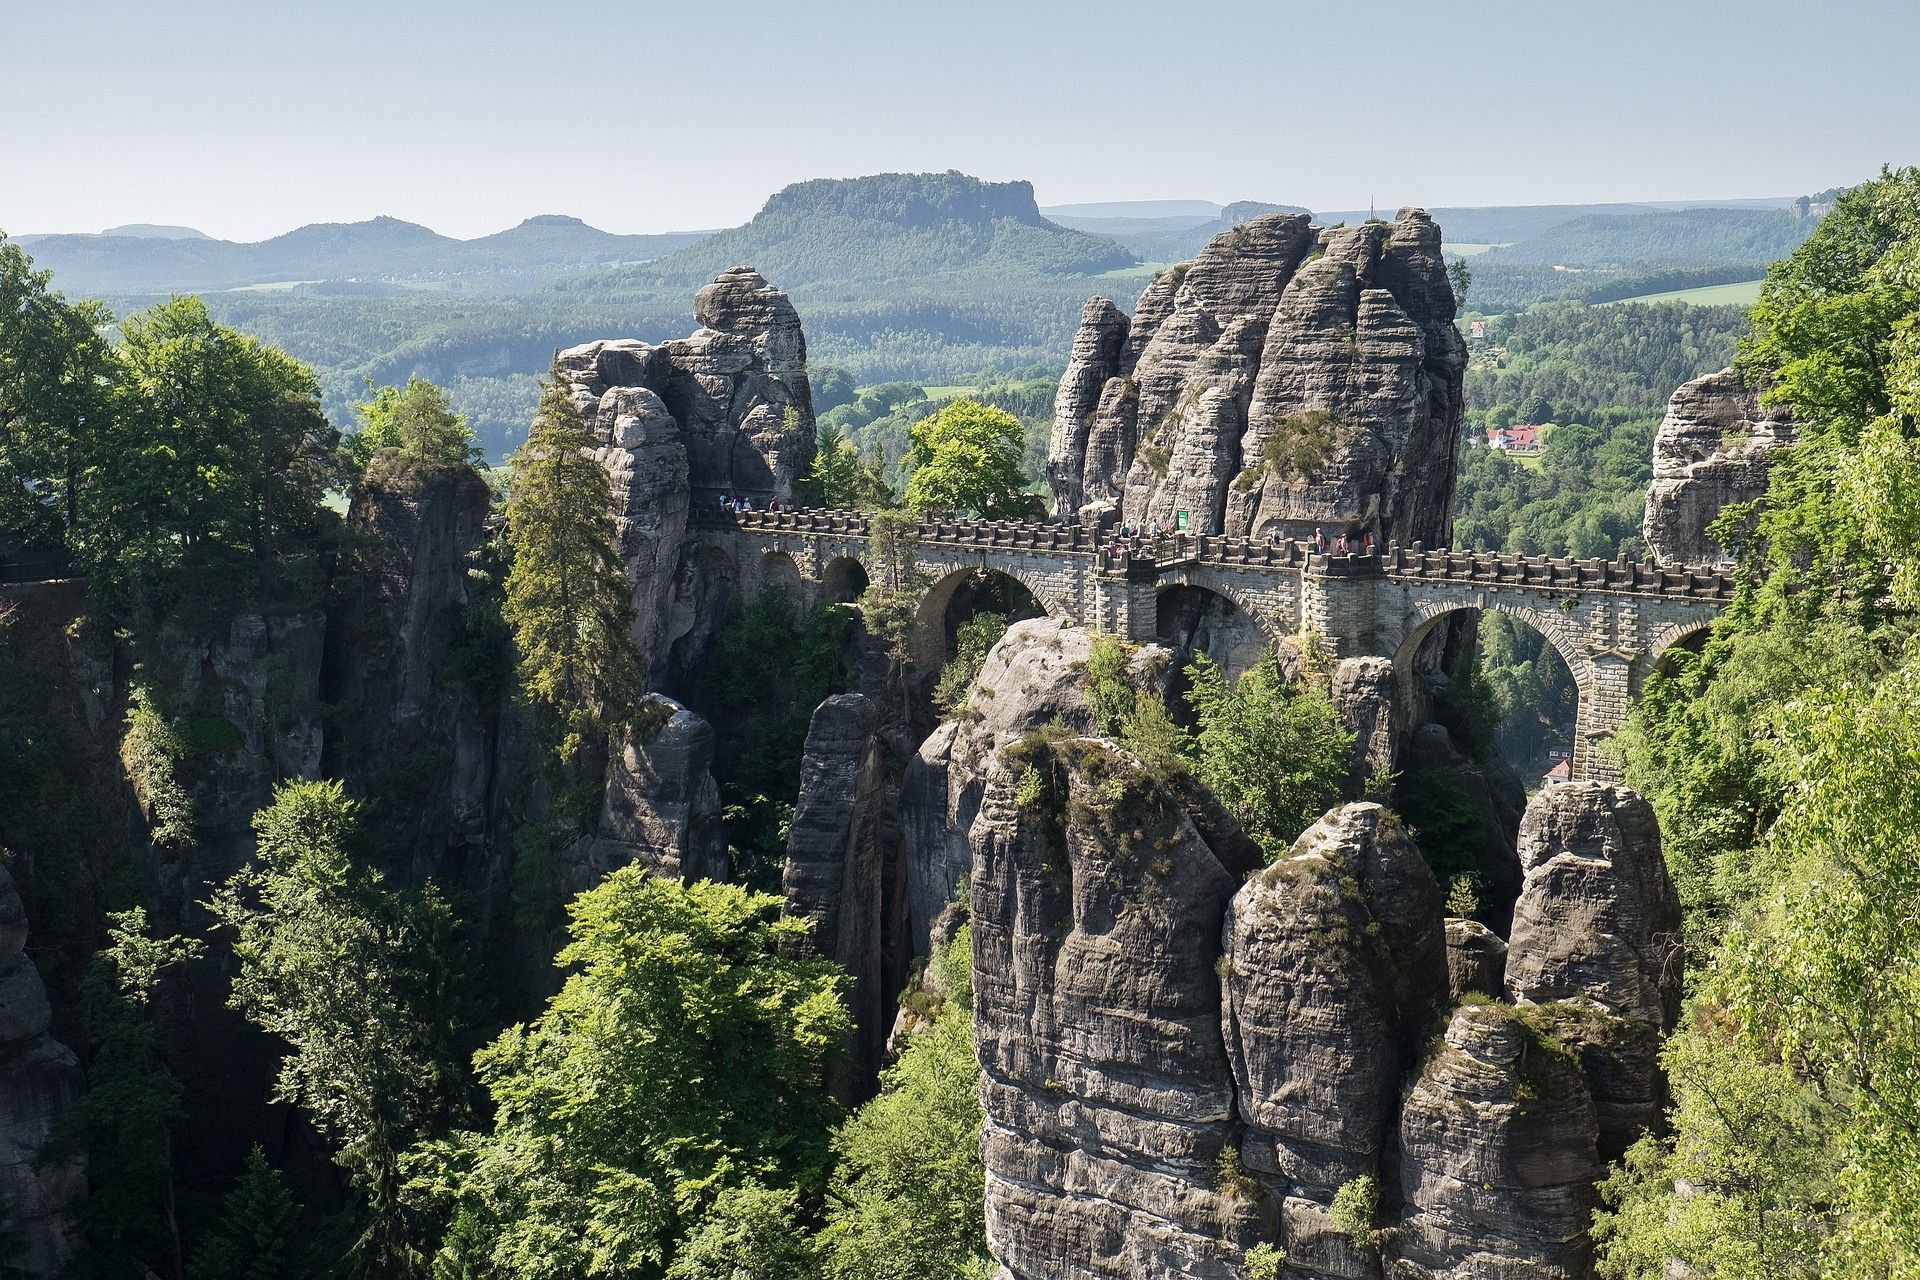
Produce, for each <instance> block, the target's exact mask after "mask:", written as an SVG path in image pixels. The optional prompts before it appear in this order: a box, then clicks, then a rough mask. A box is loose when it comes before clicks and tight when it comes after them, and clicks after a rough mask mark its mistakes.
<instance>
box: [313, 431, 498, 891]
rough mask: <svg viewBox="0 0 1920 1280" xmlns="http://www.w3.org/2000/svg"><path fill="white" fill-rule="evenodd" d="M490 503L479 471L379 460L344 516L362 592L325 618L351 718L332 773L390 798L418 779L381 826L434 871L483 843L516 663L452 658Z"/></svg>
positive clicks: (337, 690)
mask: <svg viewBox="0 0 1920 1280" xmlns="http://www.w3.org/2000/svg"><path fill="white" fill-rule="evenodd" d="M491 503H492V494H491V492H490V491H489V490H488V488H487V483H486V481H485V480H483V479H482V478H481V477H480V474H479V473H478V472H477V471H475V470H474V469H473V468H472V467H469V466H466V465H464V464H463V465H460V466H433V465H429V464H423V463H414V462H408V461H406V460H404V459H402V458H401V457H400V456H399V455H398V453H396V452H392V451H388V452H383V453H382V454H380V455H378V456H376V457H375V459H374V460H373V462H372V463H371V464H370V465H369V466H368V468H367V474H366V477H365V478H364V479H363V480H362V482H361V483H360V485H359V486H357V487H356V488H355V489H354V491H353V495H352V500H351V503H350V505H349V507H348V510H347V527H348V528H349V529H351V530H353V531H354V533H355V534H357V535H360V536H361V537H362V538H363V539H364V540H365V541H364V545H365V546H366V547H367V548H368V549H367V551H366V553H365V554H366V560H367V568H368V572H367V573H365V574H364V575H361V576H360V577H359V578H358V579H357V580H356V581H357V584H358V586H359V588H360V590H359V597H358V598H357V599H356V600H354V601H353V602H352V603H351V605H350V606H349V607H348V608H346V609H344V610H342V611H341V612H339V613H337V614H336V615H335V616H334V617H332V618H330V619H329V620H328V629H329V632H330V635H329V639H328V644H327V661H328V667H329V671H328V673H327V679H326V684H327V685H328V686H329V687H330V688H331V690H332V691H333V700H334V701H336V702H337V703H338V704H339V705H340V707H341V711H342V714H340V715H339V716H338V717H336V718H335V720H334V724H335V726H336V728H335V731H334V732H333V733H331V734H329V735H328V738H327V741H326V743H325V756H324V764H325V767H326V769H327V771H328V772H331V773H335V774H344V773H354V774H357V775H358V776H359V777H361V778H364V779H366V780H367V781H368V786H369V789H370V790H374V791H378V792H382V793H385V798H388V799H391V798H394V794H393V793H394V792H395V791H396V790H398V788H396V787H395V786H394V785H393V783H392V781H391V780H392V779H394V778H396V777H401V776H404V777H407V778H409V779H412V780H413V781H414V782H415V783H416V784H417V785H414V786H411V787H409V788H408V794H407V795H406V797H405V799H406V804H405V805H404V806H394V809H395V811H394V812H393V813H392V814H390V815H389V823H388V825H387V826H386V829H387V830H388V831H389V832H393V833H395V834H397V833H398V832H400V831H403V830H407V831H411V833H412V837H413V838H412V839H411V840H410V841H408V842H407V843H408V844H410V845H411V846H413V847H414V848H416V849H417V850H419V851H420V852H422V853H424V854H426V855H427V858H426V862H427V866H428V868H431V867H432V865H433V863H432V855H433V854H434V853H435V852H437V851H440V850H444V849H446V848H447V847H449V846H453V845H469V844H478V843H481V842H483V841H484V840H485V839H486V835H487V822H488V816H489V815H488V812H487V807H488V794H489V789H490V786H489V784H490V783H491V781H492V772H493V765H494V759H493V754H492V750H493V746H494V734H493V732H492V724H491V720H492V717H491V714H490V713H491V711H492V708H491V707H490V706H485V705H483V702H484V701H486V700H489V699H492V698H495V697H497V696H498V694H499V692H500V690H499V688H498V687H497V684H498V681H499V679H500V678H501V677H502V676H503V675H504V672H505V668H506V665H507V662H508V659H507V658H506V656H505V655H504V653H501V654H496V655H489V656H488V657H487V658H483V659H481V660H480V663H481V665H482V666H485V667H486V668H487V669H486V670H484V671H481V670H475V671H466V670H463V669H461V668H460V666H459V664H458V662H457V661H456V654H457V653H458V652H459V651H460V649H461V645H462V643H463V641H465V640H466V639H467V638H466V637H465V636H464V634H463V631H462V623H461V620H462V617H463V613H464V611H465V610H466V609H468V607H469V606H470V605H472V604H473V602H474V596H475V593H476V583H475V581H474V579H473V576H472V574H473V570H474V568H475V565H474V563H473V557H474V555H475V553H476V552H478V551H479V549H480V548H481V546H482V545H483V544H484V542H485V540H486V536H487V531H486V522H487V513H488V510H489V508H490V506H491ZM469 643H470V642H469ZM382 778H385V779H387V780H388V781H387V782H386V783H385V785H382V784H381V783H380V782H379V781H377V780H379V779H382Z"/></svg>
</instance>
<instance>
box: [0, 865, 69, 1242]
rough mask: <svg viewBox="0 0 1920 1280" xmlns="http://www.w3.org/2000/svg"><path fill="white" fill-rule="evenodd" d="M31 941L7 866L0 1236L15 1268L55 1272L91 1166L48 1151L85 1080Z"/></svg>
mask: <svg viewBox="0 0 1920 1280" xmlns="http://www.w3.org/2000/svg"><path fill="white" fill-rule="evenodd" d="M26 945H27V913H26V908H25V907H24V906H22V905H21V902H20V894H19V892H18V891H17V890H16V889H15V888H14V884H13V876H12V875H11V874H10V873H9V872H8V871H7V868H6V865H5V864H4V863H0V1238H4V1239H5V1241H6V1243H7V1245H8V1246H9V1248H8V1251H7V1254H6V1261H7V1264H8V1266H9V1267H10V1268H12V1269H17V1270H18V1271H19V1273H20V1274H22V1275H26V1276H33V1277H41V1276H46V1277H51V1276H56V1275H58V1274H60V1271H61V1268H63V1267H64V1266H65V1265H66V1263H67V1261H68V1259H69V1258H70V1257H71V1255H72V1252H73V1232H72V1223H71V1220H70V1217H69V1213H70V1210H71V1209H72V1208H73V1206H74V1205H76V1204H77V1203H78V1202H79V1199H80V1196H81V1194H82V1193H83V1192H84V1191H85V1190H86V1169H85V1165H84V1164H83V1163H82V1162H81V1161H80V1160H79V1159H77V1158H74V1157H72V1156H67V1157H62V1158H51V1153H49V1157H50V1158H47V1159H42V1156H41V1153H42V1149H43V1148H44V1147H45V1146H46V1143H47V1139H48V1137H49V1136H50V1135H51V1134H52V1133H53V1131H54V1127H55V1125H56V1124H58V1123H59V1120H60V1117H61V1115H62V1114H63V1113H64V1112H65V1111H66V1109H67V1108H68V1107H69V1106H70V1105H72V1103H73V1101H74V1099H76V1098H78V1097H79V1096H80V1088H81V1083H82V1078H81V1073H80V1064H79V1062H78V1060H77V1059H75V1057H74V1056H73V1051H72V1050H70V1049H68V1048H67V1047H66V1046H65V1045H63V1044H61V1043H60V1042H59V1041H57V1040H55V1039H54V1038H53V1037H52V1036H51V1035H50V1034H48V1027H49V1024H50V1023H51V1021H52V1010H51V1009H50V1008H49V1006H48V1004H47V989H46V986H45V984H44V983H42V982H41V980H40V971H39V969H38V968H36V967H35V965H34V963H33V960H32V959H31V958H30V957H29V956H28V955H27V954H26Z"/></svg>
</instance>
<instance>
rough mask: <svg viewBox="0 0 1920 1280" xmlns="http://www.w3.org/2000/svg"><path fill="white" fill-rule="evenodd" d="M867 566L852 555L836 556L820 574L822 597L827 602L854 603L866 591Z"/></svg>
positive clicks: (867, 581)
mask: <svg viewBox="0 0 1920 1280" xmlns="http://www.w3.org/2000/svg"><path fill="white" fill-rule="evenodd" d="M868 583H869V580H868V578H867V568H866V566H865V565H863V564H861V563H860V562H859V561H858V560H855V559H854V558H853V557H852V556H835V557H834V558H833V559H831V560H829V561H827V567H826V568H825V569H824V570H822V571H821V574H820V599H821V600H822V601H823V602H825V603H827V604H853V603H855V602H856V601H858V600H859V599H860V597H861V596H862V595H863V594H864V593H865V592H866V589H867V586H868Z"/></svg>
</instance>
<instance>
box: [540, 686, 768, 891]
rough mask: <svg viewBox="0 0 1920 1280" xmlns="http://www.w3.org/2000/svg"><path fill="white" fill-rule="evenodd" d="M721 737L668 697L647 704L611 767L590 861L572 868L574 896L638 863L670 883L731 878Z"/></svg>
mask: <svg viewBox="0 0 1920 1280" xmlns="http://www.w3.org/2000/svg"><path fill="white" fill-rule="evenodd" d="M713 752H714V732H713V726H712V725H710V724H708V723H707V721H706V720H705V719H704V718H703V717H701V716H699V715H697V714H695V713H694V712H692V711H689V710H688V709H687V708H685V707H683V706H681V705H680V704H679V703H677V702H675V701H674V700H673V699H672V698H668V697H665V696H663V695H661V694H657V693H650V694H647V695H646V696H645V697H644V698H642V699H641V700H640V705H639V707H638V708H637V709H636V711H635V713H634V717H633V725H632V727H631V728H630V730H629V732H628V736H627V740H626V741H625V742H623V743H621V744H620V748H619V750H618V751H617V752H615V753H614V754H613V757H612V759H610V760H609V761H608V762H607V786H606V791H605V793H604V795H602V797H601V800H600V816H599V819H598V820H597V822H596V823H595V824H594V834H593V836H592V838H591V839H590V840H588V841H587V842H586V855H585V857H584V858H581V859H580V860H579V861H578V862H576V863H575V865H573V866H572V867H570V868H569V870H570V872H571V874H572V878H573V884H572V885H571V886H570V888H571V889H572V891H573V892H576V893H578V892H581V891H583V890H586V889H591V888H592V887H593V886H594V885H596V884H598V883H600V881H601V880H603V879H605V878H606V876H607V874H608V873H609V872H612V871H614V870H616V869H618V868H620V867H623V866H626V865H627V864H628V863H630V862H637V863H639V864H640V865H642V866H644V867H645V868H647V870H649V871H651V872H653V873H654V874H655V875H660V876H666V877H668V878H669V879H674V880H684V881H686V882H688V883H691V882H693V881H695V880H725V879H727V878H728V877H729V876H730V875H731V874H732V864H731V863H730V862H729V861H728V858H727V837H726V831H725V829H724V827H723V826H722V823H721V806H720V785H719V784H718V783H717V782H715V781H714V780H713V774H712V772H711V769H712V767H713Z"/></svg>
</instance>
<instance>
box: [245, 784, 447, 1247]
mask: <svg viewBox="0 0 1920 1280" xmlns="http://www.w3.org/2000/svg"><path fill="white" fill-rule="evenodd" d="M358 823H359V805H358V804H357V803H356V802H355V801H353V800H352V799H349V798H348V797H347V795H346V793H345V791H344V790H343V789H342V787H341V784H340V783H338V782H292V783H287V784H285V785H283V786H281V787H280V788H279V789H278V790H276V791H275V792H274V797H273V803H272V804H271V805H269V806H268V807H267V808H265V809H262V810H261V811H260V812H259V813H257V814H255V815H254V820H253V827H254V832H255V834H256V836H257V837H258V842H259V855H258V857H257V859H256V860H255V862H254V863H253V864H251V865H249V866H247V867H245V868H242V869H241V870H240V871H238V872H236V873H235V874H234V876H233V878H232V879H231V880H229V881H228V882H227V883H226V885H225V886H224V887H223V888H222V889H221V890H220V892H219V893H218V894H216V895H215V896H214V898H213V900H212V901H211V902H209V903H208V904H207V905H208V907H209V908H210V909H211V910H212V912H213V914H214V917H215V919H216V920H217V921H218V922H219V924H220V925H221V926H222V927H224V928H225V929H227V930H228V931H229V932H230V933H231V935H232V939H233V956H234V961H235V964H236V966H237V972H236V973H235V975H234V980H233V991H232V994H231V996H230V999H229V1002H230V1003H231V1005H232V1006H233V1008H235V1009H237V1010H239V1011H240V1012H241V1013H242V1014H244V1015H246V1017H247V1019H248V1020H249V1021H250V1022H252V1023H253V1024H254V1025H255V1026H257V1027H259V1028H260V1029H261V1030H263V1031H265V1032H267V1033H268V1034H270V1035H274V1036H278V1037H279V1038H280V1039H281V1040H283V1041H284V1042H285V1043H286V1046H287V1050H288V1052H287V1054H286V1056H285V1057H284V1058H282V1059H281V1060H280V1072H279V1077H278V1080H277V1082H276V1085H275V1094H276V1096H277V1097H278V1098H279V1099H281V1100H282V1101H285V1102H290V1103H293V1104H294V1105H296V1106H299V1107H301V1108H303V1109H304V1110H305V1111H306V1112H307V1114H308V1115H309V1116H310V1117H312V1120H313V1123H314V1127H315V1128H317V1129H318V1130H319V1131H320V1132H321V1133H322V1134H323V1135H325V1136H326V1137H327V1138H328V1139H329V1140H331V1141H332V1142H334V1143H335V1144H336V1146H337V1150H336V1152H335V1155H334V1159H335V1161H336V1162H337V1163H338V1164H339V1165H340V1166H341V1168H342V1169H343V1170H345V1172H346V1175H347V1178H348V1180H349V1182H350V1183H351V1184H352V1186H353V1188H354V1190H355V1191H356V1192H357V1193H358V1194H359V1197H360V1200H361V1207H362V1210H363V1213H364V1225H363V1229H362V1230H361V1232H360V1235H359V1237H358V1239H357V1240H356V1241H355V1242H354V1245H353V1247H352V1250H351V1255H350V1259H349V1261H350V1263H351V1266H352V1269H353V1270H354V1272H355V1273H356V1274H362V1275H382V1276H390V1275H400V1274H407V1273H410V1272H411V1271H412V1270H413V1269H414V1268H415V1267H416V1266H417V1265H418V1263H419V1261H420V1247H421V1244H422V1237H423V1235H424V1234H425V1228H424V1227H423V1225H422V1224H421V1223H420V1222H419V1220H418V1219H417V1218H416V1217H415V1216H414V1215H413V1213H412V1212H411V1211H410V1210H409V1207H408V1206H407V1205H406V1204H404V1203H403V1202H402V1199H401V1196H400V1187H401V1181H402V1156H403V1154H404V1153H405V1152H406V1151H407V1150H408V1148H410V1147H411V1146H413V1145H414V1144H415V1143H417V1142H419V1141H421V1140H423V1139H426V1138H429V1137H431V1136H433V1135H435V1134H436V1133H439V1132H441V1131H443V1130H444V1129H445V1128H446V1127H447V1126H448V1125H449V1124H450V1123H452V1122H453V1121H454V1120H455V1119H456V1118H457V1117H458V1116H459V1114H460V1112H461V1106H460V1099H461V1096H462V1081H461V1078H460V1068H459V1055H458V1053H456V1051H455V1048H454V1034H455V1031H456V1029H457V1026H458V1001H457V999H456V994H455V992H454V990H453V987H452V975H453V974H454V972H455V971H456V970H455V965H454V963H453V960H452V943H453V933H454V928H455V920H454V917H453V913H452V911H451V910H450V909H449V908H448V906H447V904H446V903H445V902H444V901H443V900H442V899H441V898H440V897H439V895H438V894H437V893H435V892H434V890H433V888H432V887H431V886H428V888H427V889H426V890H425V891H423V892H421V893H417V894H415V893H405V892H400V891H396V890H393V889H390V888H388V887H387V886H386V884H385V883H384V882H383V881H382V879H381V876H380V874H379V873H378V872H377V871H374V870H373V869H371V868H369V867H367V866H364V865H362V864H360V863H358V862H356V861H355V859H354V858H353V856H352V852H351V848H352V845H353V844H354V842H355V840H356V838H357V834H358V832H357V828H358Z"/></svg>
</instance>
